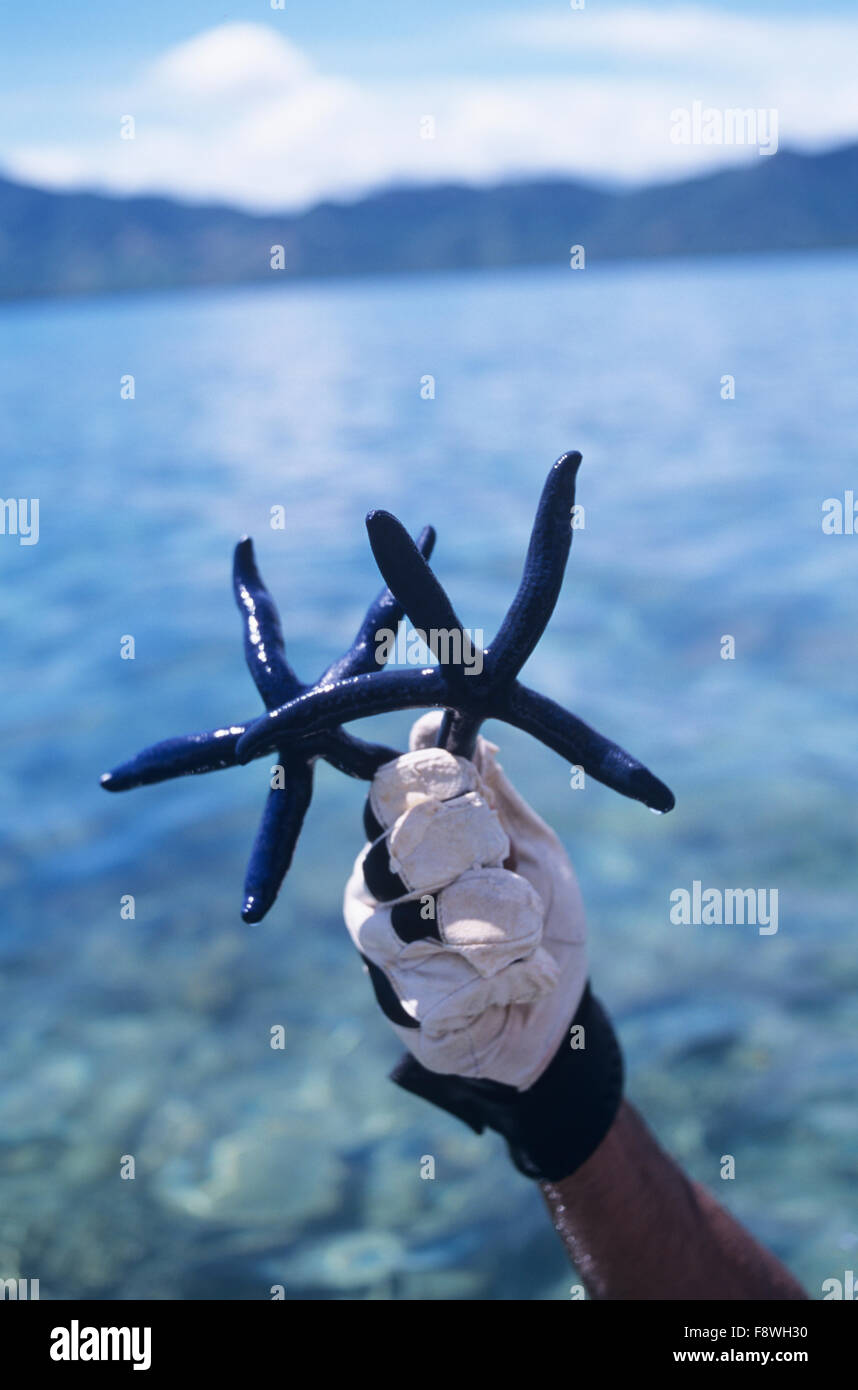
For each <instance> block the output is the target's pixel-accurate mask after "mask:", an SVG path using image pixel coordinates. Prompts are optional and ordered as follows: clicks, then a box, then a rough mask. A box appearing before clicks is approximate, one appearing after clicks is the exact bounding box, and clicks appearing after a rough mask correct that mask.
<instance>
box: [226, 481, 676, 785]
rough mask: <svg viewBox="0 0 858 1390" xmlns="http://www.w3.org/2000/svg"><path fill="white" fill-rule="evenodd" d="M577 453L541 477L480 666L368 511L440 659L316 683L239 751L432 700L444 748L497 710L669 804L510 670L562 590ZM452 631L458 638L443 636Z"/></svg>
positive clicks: (395, 531)
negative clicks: (507, 598) (516, 566)
mask: <svg viewBox="0 0 858 1390" xmlns="http://www.w3.org/2000/svg"><path fill="white" fill-rule="evenodd" d="M580 462H581V455H580V454H579V453H569V454H564V455H563V456H562V457H561V458H559V459H558V460H557V462H556V463H555V464H554V466H553V468H552V469H551V472H550V473H549V475H548V479H547V481H546V483H545V486H544V488H543V490H542V496H541V498H540V501H539V507H538V509H537V513H536V519H535V521H534V523H533V530H532V532H531V537H530V545H529V548H528V551H527V558H526V560H525V565H524V574H523V575H522V579H521V583H520V585H519V588H518V592H517V594H516V596H515V598H514V600H513V602H512V605H511V607H510V609H509V612H508V613H507V615H506V617H505V618H504V620H503V622H502V624H501V626H500V629H499V630H498V633H497V635H496V637H495V639H494V641H493V642H492V643H491V644H490V646H488V647H486V648H485V650H484V651H483V653H482V661H481V663H480V662H479V661H476V660H473V655H474V653H473V651H472V649H470V648H469V641H470V639H469V637H468V635H467V634H466V633H465V632H464V630H463V628H462V624H461V622H460V621H459V619H458V617H457V616H456V613H455V610H454V609H453V606H452V604H451V602H450V600H449V598H448V597H447V594H446V593H445V591H444V589H443V588H442V587H441V585H440V584H439V583H438V580H437V579H436V578H435V575H434V574H433V572H432V570H431V569H430V567H429V565H428V564H427V562H426V560H425V558H424V557H423V556H422V555H421V554H420V552H419V550H418V549H417V547H416V546H415V545H414V543H413V541H412V540H411V538H410V536H409V535H408V532H407V531H406V530H405V529H404V527H403V526H402V525H401V523H400V522H399V521H397V519H396V517H394V516H391V514H390V513H389V512H383V511H376V512H370V514H369V516H368V517H367V530H368V531H369V538H370V544H371V546H372V550H373V554H374V555H375V558H376V561H377V563H378V566H379V569H380V570H381V573H382V575H383V577H384V579H385V580H386V581H387V584H388V586H389V587H390V590H391V592H392V593H394V594H395V595H396V597H397V598H398V599H399V600H400V602H401V604H402V607H403V609H404V610H405V613H406V614H407V616H408V618H409V619H410V621H411V623H412V625H413V627H414V628H415V629H416V630H417V631H419V632H420V633H421V635H422V636H423V638H424V641H426V642H427V644H428V645H429V647H430V649H431V650H432V651H433V654H434V656H435V657H436V658H437V660H438V662H439V665H438V666H431V667H426V668H424V669H422V670H410V671H401V670H391V671H375V672H374V673H372V674H369V675H366V674H362V675H350V676H348V677H346V678H345V679H341V680H335V681H331V682H330V683H328V684H324V683H322V684H320V685H319V686H317V687H316V688H315V689H313V690H310V691H307V692H305V693H303V694H301V695H299V696H297V697H293V698H291V699H290V700H289V701H288V703H286V704H284V705H283V706H282V707H281V708H280V709H271V710H269V713H268V714H267V715H265V716H263V717H262V718H261V719H259V720H257V721H256V723H255V724H253V725H252V726H251V727H250V728H249V729H248V730H247V731H246V732H245V733H244V734H242V736H241V737H240V738H239V740H238V743H237V747H236V752H237V755H238V758H239V760H240V761H245V760H248V759H250V758H254V757H258V756H259V755H260V753H263V752H266V751H268V750H270V749H271V748H273V747H276V746H278V744H279V742H281V741H282V740H283V739H284V738H290V739H291V738H294V737H297V736H303V737H306V736H307V735H308V734H312V733H316V734H318V733H321V732H322V731H324V730H325V729H328V728H331V727H335V726H338V725H340V724H346V723H348V722H349V721H350V720H352V719H358V718H365V717H366V716H367V715H371V714H384V713H388V712H390V711H392V710H399V709H407V708H412V707H413V708H419V707H424V708H425V707H426V706H438V707H441V708H443V709H445V710H446V711H447V713H446V715H445V718H444V721H443V723H442V727H441V733H440V736H439V740H438V741H439V743H440V744H442V745H443V746H444V747H445V748H448V749H449V750H450V751H451V752H454V753H459V754H461V755H463V756H464V757H468V756H470V754H471V753H472V752H473V749H474V744H475V741H476V737H477V733H478V732H479V729H480V726H481V724H482V723H483V721H484V720H486V719H501V720H504V721H505V722H506V723H508V724H513V725H515V726H516V728H519V729H523V730H524V731H525V732H526V733H529V734H532V735H533V736H534V738H537V739H539V741H540V742H541V743H544V744H545V745H546V746H547V747H548V748H551V749H553V751H554V752H555V753H559V754H560V756H561V757H562V758H564V759H565V760H566V761H567V762H569V763H571V764H574V765H575V766H577V767H580V768H582V769H583V771H584V773H585V774H587V775H588V776H590V777H592V778H594V780H595V781H597V782H602V783H604V785H605V786H607V787H612V788H613V790H614V791H617V792H620V793H621V794H622V795H623V796H628V797H631V798H633V799H634V800H636V801H642V802H643V803H644V805H646V806H648V807H650V809H651V810H653V811H659V812H665V811H669V810H671V809H672V807H673V805H674V797H673V793H672V792H671V791H670V790H669V788H668V787H666V786H665V785H664V783H663V782H660V781H659V780H658V778H657V777H654V776H653V774H652V773H651V772H650V771H649V770H648V769H647V768H645V767H644V766H643V765H642V764H641V763H639V762H638V761H637V759H636V758H633V757H632V756H631V755H630V754H629V753H626V752H625V751H624V750H623V749H622V748H619V747H618V746H617V745H616V744H615V743H612V742H611V741H610V740H609V739H607V738H605V737H604V736H603V735H602V734H599V733H596V731H595V730H594V729H591V728H590V727H589V726H588V725H587V724H584V723H583V722H582V721H581V720H580V719H578V718H576V716H575V715H574V714H570V713H569V712H568V711H567V710H564V709H562V708H561V706H560V705H557V704H555V703H554V701H553V700H549V699H547V698H546V697H545V696H544V695H539V694H537V693H536V691H534V690H530V689H528V687H527V686H525V685H522V684H521V683H520V682H519V681H518V680H517V679H516V677H517V676H518V673H519V671H520V670H521V668H522V666H523V665H524V663H525V662H526V661H527V658H528V657H529V656H530V654H531V652H532V651H533V649H534V648H535V646H536V644H537V642H538V641H539V639H540V637H541V636H542V633H543V632H544V630H545V627H546V625H547V623H548V620H549V618H550V617H551V614H552V612H553V611H554V606H555V604H556V602H557V598H558V595H559V593H560V587H561V584H562V582H563V574H564V571H565V568H566V560H567V558H568V555H569V548H570V545H571V542H572V521H571V518H572V507H573V505H574V501H575V477H576V474H577V472H578V466H579V464H580ZM450 634H455V635H456V637H457V640H456V641H451V640H450ZM462 652H466V653H468V659H467V660H462V659H461V655H460V654H461V653H462ZM451 655H456V656H458V659H457V660H453V659H451ZM480 666H481V669H479V674H477V670H478V668H480Z"/></svg>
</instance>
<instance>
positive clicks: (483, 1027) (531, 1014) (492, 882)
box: [344, 712, 587, 1091]
mask: <svg viewBox="0 0 858 1390" xmlns="http://www.w3.org/2000/svg"><path fill="white" fill-rule="evenodd" d="M440 719H441V715H440V713H438V712H433V713H431V714H428V715H424V716H423V717H422V718H421V719H419V720H418V721H417V723H416V724H415V725H414V727H413V729H412V730H411V738H410V741H409V742H410V747H411V749H412V751H411V752H409V753H406V754H404V755H403V756H402V757H401V758H397V759H396V761H395V762H391V763H387V764H385V765H384V767H382V768H381V769H380V770H379V772H378V773H377V774H376V776H375V778H374V780H373V783H372V787H371V790H370V797H369V800H370V806H371V809H372V811H373V814H374V815H375V818H376V820H377V821H378V822H379V824H380V825H381V826H383V827H384V828H385V833H386V838H387V844H388V851H389V854H390V868H391V872H392V873H394V874H397V875H398V876H399V877H400V878H401V879H402V881H403V883H404V884H405V886H406V896H407V897H408V898H410V899H413V900H415V901H416V902H417V903H419V904H420V910H421V915H423V916H424V917H425V918H426V926H427V928H429V929H432V928H433V927H434V929H435V930H436V931H437V937H435V936H431V937H428V938H426V939H423V940H417V941H410V942H406V941H403V940H402V939H401V938H400V937H399V936H398V935H397V933H396V931H395V930H394V927H393V925H392V922H391V906H392V904H390V903H388V904H379V903H378V902H377V901H376V900H375V898H373V897H372V895H371V893H370V891H369V889H368V888H367V886H366V884H365V882H364V877H363V861H364V859H365V857H366V855H367V853H368V851H369V849H370V845H365V846H364V849H363V850H362V851H361V853H360V855H359V856H358V858H357V861H356V863H355V867H354V872H353V873H352V876H351V878H350V879H349V882H348V884H347V886H346V892H345V902H344V914H345V920H346V926H347V927H348V929H349V933H350V935H351V937H352V940H353V941H354V944H355V946H356V947H357V948H358V950H359V951H360V952H361V953H362V955H363V956H365V957H366V958H367V959H368V960H369V961H371V962H372V963H373V964H374V965H375V966H377V967H378V968H379V969H380V970H381V971H382V972H383V973H384V975H385V976H386V978H387V980H388V981H389V983H390V985H391V986H392V989H393V992H394V994H395V997H396V999H397V1000H398V1001H399V1003H400V1005H401V1007H402V1008H403V1009H404V1011H405V1013H406V1014H407V1015H408V1016H409V1017H410V1018H413V1019H414V1020H416V1022H418V1023H419V1025H420V1026H419V1028H416V1027H411V1028H407V1027H396V1026H395V1025H394V1026H395V1031H396V1033H397V1034H398V1036H399V1037H400V1038H401V1040H402V1042H403V1043H404V1044H405V1046H406V1047H407V1048H408V1049H409V1050H410V1051H411V1052H412V1053H413V1055H414V1056H415V1057H416V1058H417V1060H418V1061H419V1062H420V1063H422V1065H423V1066H424V1067H427V1068H428V1069H429V1070H430V1071H434V1072H441V1073H445V1074H452V1075H456V1076H462V1077H472V1078H480V1079H487V1080H491V1081H498V1082H504V1083H506V1084H507V1085H510V1086H514V1087H516V1088H518V1089H519V1090H522V1091H524V1090H527V1089H528V1088H529V1087H530V1086H532V1085H533V1083H534V1082H535V1081H536V1080H537V1078H538V1077H539V1076H541V1075H542V1073H543V1071H544V1070H545V1069H546V1067H547V1066H548V1064H549V1062H550V1061H551V1059H552V1057H553V1056H554V1054H555V1053H556V1052H557V1049H558V1047H559V1046H560V1043H561V1040H562V1038H563V1035H564V1033H565V1032H566V1030H567V1029H568V1028H569V1024H570V1020H571V1019H572V1018H573V1016H574V1014H575V1012H576V1009H577V1007H578V1004H579V1002H580V1000H581V997H582V995H583V992H584V988H585V985H586V982H587V958H586V945H585V942H586V926H585V921H584V909H583V904H582V901H581V894H580V891H579V888H578V883H577V880H576V878H575V873H574V871H573V869H572V865H571V864H570V862H569V859H568V857H567V855H566V853H565V851H564V849H563V847H562V845H561V844H560V841H559V840H558V838H557V836H556V835H555V834H554V832H553V831H552V830H551V829H550V828H549V827H548V826H547V825H546V824H545V822H544V821H543V820H541V819H540V817H539V816H537V815H536V813H535V812H534V811H533V810H532V809H531V808H530V806H528V805H527V803H526V802H525V801H523V800H522V798H521V797H520V796H519V795H518V793H517V792H516V791H515V789H514V787H513V786H512V785H511V783H510V782H509V781H508V779H507V778H506V776H505V775H504V773H503V771H502V769H501V768H500V766H499V764H498V763H497V762H496V760H495V754H496V753H497V751H498V750H497V747H496V746H495V745H494V744H493V743H489V742H488V741H487V740H485V739H483V738H480V739H479V740H478V742H477V747H476V750H475V753H474V758H473V762H471V761H468V760H467V759H465V758H460V757H454V756H453V754H451V753H447V752H446V751H445V750H443V749H440V748H436V747H435V746H434V744H435V739H436V738H437V734H438V728H439V724H440ZM505 864H507V865H509V867H504V865H505ZM397 901H402V899H398V900H397ZM433 915H434V922H433ZM438 938H440V939H438Z"/></svg>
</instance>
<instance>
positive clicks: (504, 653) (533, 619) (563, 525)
mask: <svg viewBox="0 0 858 1390" xmlns="http://www.w3.org/2000/svg"><path fill="white" fill-rule="evenodd" d="M580 462H581V455H580V454H579V453H571V454H564V455H563V456H562V457H561V458H559V459H558V460H557V462H556V463H555V464H554V466H553V468H552V469H551V472H550V473H549V475H548V478H547V479H546V482H545V486H544V488H543V489H542V496H541V497H540V499H539V506H538V507H537V510H536V518H535V520H534V523H533V530H532V532H531V535H530V545H529V546H528V549H527V557H526V559H525V562H524V573H523V574H522V577H521V583H520V584H519V586H518V592H517V594H516V596H515V598H514V599H513V601H512V603H511V604H510V608H509V612H508V613H507V615H506V617H505V618H504V620H503V622H502V623H501V625H500V628H499V630H498V632H497V634H496V636H495V639H494V641H493V642H492V644H491V647H490V649H489V665H490V668H491V674H492V679H493V680H494V681H498V682H503V681H505V680H511V679H513V678H514V677H515V676H517V675H518V672H519V671H520V670H521V668H522V666H523V665H524V663H525V662H526V661H527V658H528V657H529V656H530V654H531V652H532V651H533V649H534V647H535V646H536V644H537V642H538V641H539V639H540V637H541V636H542V634H543V632H544V631H545V628H546V626H547V624H548V619H549V618H550V617H551V614H552V613H553V612H554V605H555V604H556V602H557V598H558V595H559V593H560V588H561V585H562V584H563V573H564V571H565V569H566V561H567V559H568V557H569V547H570V545H571V543H572V506H573V504H574V502H575V476H576V474H577V472H578V465H579V464H580Z"/></svg>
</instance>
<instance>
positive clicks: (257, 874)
mask: <svg viewBox="0 0 858 1390" xmlns="http://www.w3.org/2000/svg"><path fill="white" fill-rule="evenodd" d="M280 763H281V765H282V767H283V773H284V776H283V780H284V783H285V785H284V786H283V787H273V788H272V789H271V791H270V792H269V793H268V800H267V801H266V803H265V810H264V811H263V813H262V820H261V821H260V823H259V829H258V831H257V832H256V839H255V840H254V842H253V849H252V850H251V853H250V862H249V863H248V866H247V874H246V877H245V880H244V902H243V906H242V909H241V915H242V917H243V918H244V920H245V922H261V921H262V918H263V917H264V916H265V914H266V912H267V911H268V909H269V908H270V907H272V906H273V904H274V900H275V898H276V897H277V894H278V893H279V892H280V885H281V884H282V882H283V880H284V878H285V877H286V874H287V873H288V871H289V866H290V864H291V863H292V856H293V855H294V853H295V846H296V844H297V843H298V836H299V835H300V833H301V827H302V825H303V824H304V817H305V815H306V814H307V808H308V806H309V805H310V799H311V797H312V795H313V764H312V763H311V762H305V761H303V760H298V759H290V758H288V756H284V755H283V754H281V755H280Z"/></svg>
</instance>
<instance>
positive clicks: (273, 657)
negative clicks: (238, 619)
mask: <svg viewBox="0 0 858 1390" xmlns="http://www.w3.org/2000/svg"><path fill="white" fill-rule="evenodd" d="M434 544H435V532H434V530H433V529H432V527H431V526H427V527H425V528H424V530H423V531H422V532H421V534H420V536H419V538H418V541H417V546H416V549H417V552H418V554H420V555H421V556H423V555H425V556H429V555H430V554H431V553H432V547H433V546H434ZM233 591H234V594H235V600H236V603H237V604H238V608H239V612H240V613H241V615H242V626H243V632H244V656H245V660H246V661H247V665H248V669H249V671H250V674H251V676H252V677H253V681H254V684H255V685H256V688H257V690H258V691H259V694H260V695H261V696H262V699H263V701H264V703H265V707H266V709H269V710H270V709H275V708H277V707H279V706H283V705H286V704H287V703H288V702H289V701H290V700H293V699H294V698H295V697H296V696H300V695H302V694H303V693H304V692H306V691H309V690H312V689H315V688H316V686H309V685H305V684H304V682H303V681H301V680H299V679H298V677H297V676H296V674H295V672H294V671H293V670H292V667H291V666H290V665H289V662H288V661H287V660H286V648H285V643H284V641H283V630H282V628H281V625H280V618H279V615H278V613H277V608H276V606H275V603H274V600H273V599H272V597H271V595H270V594H269V592H268V590H267V589H266V587H265V585H264V584H263V582H262V579H261V578H260V575H259V571H258V569H257V568H256V560H255V558H254V554H253V542H252V541H251V540H250V539H249V538H245V539H244V540H241V541H239V543H238V545H237V546H236V548H235V557H234V561H233ZM402 614H403V610H402V607H401V605H400V604H399V603H398V602H397V600H396V599H395V598H394V596H393V594H391V592H390V590H389V589H383V590H382V592H381V593H380V594H379V595H378V597H377V598H376V600H375V602H374V603H372V604H371V605H370V608H369V609H368V611H367V614H366V617H365V618H364V620H363V622H362V623H361V626H360V628H359V630H358V633H357V636H356V637H355V639H354V641H353V643H352V645H351V646H350V647H349V649H348V651H347V652H346V653H345V655H344V656H341V657H340V658H339V659H338V660H337V661H335V662H334V663H333V664H332V665H331V666H329V667H328V669H327V670H326V671H325V673H324V675H323V676H321V677H320V679H319V681H318V682H317V685H318V686H327V685H329V684H330V683H331V682H338V681H342V680H345V679H348V678H350V677H353V676H355V675H358V674H361V673H363V672H366V671H371V670H377V669H378V659H377V656H376V652H377V647H376V633H377V632H378V631H379V630H380V629H382V628H388V629H393V630H394V631H395V630H396V628H397V626H398V625H399V622H400V620H401V618H402ZM251 723H252V721H251V720H244V721H242V722H241V723H236V724H229V725H227V726H225V727H224V728H219V729H212V730H210V731H209V732H207V733H198V734H186V735H184V736H183V737H182V738H171V739H167V740H165V741H164V742H163V743H156V744H153V745H152V747H150V748H145V749H144V750H143V751H142V752H141V753H138V754H137V756H136V757H134V758H132V759H131V760H130V761H129V762H127V763H122V764H121V765H120V766H119V767H116V768H114V769H113V771H112V772H106V773H105V774H104V776H103V777H102V778H101V785H102V786H103V787H104V789H105V790H106V791H112V792H120V791H129V790H130V789H131V788H132V787H144V786H147V785H150V784H151V783H153V782H165V781H167V780H169V779H171V778H173V777H186V776H188V775H190V774H192V773H197V772H215V771H218V770H220V769H221V768H225V767H236V766H237V765H238V764H239V759H238V757H237V754H236V748H237V744H238V741H239V739H240V738H241V736H242V734H243V733H244V732H245V731H246V730H247V729H248V727H249V726H250V725H251ZM268 752H270V749H269V748H265V749H262V750H261V751H260V752H259V753H256V754H251V757H263V756H265V754H266V753H268ZM398 756H399V755H398V753H397V752H396V750H395V749H393V748H386V747H384V746H383V745H382V744H378V743H365V742H364V741H363V739H358V738H353V737H352V736H351V734H347V733H346V732H345V730H343V729H340V728H337V727H336V726H335V725H334V726H332V725H328V727H326V728H325V730H323V731H320V732H314V733H312V734H310V735H309V736H307V737H303V738H299V739H297V740H290V741H289V742H288V745H284V747H282V748H281V749H279V750H278V758H279V762H278V767H279V768H281V769H282V771H281V772H279V773H278V774H276V779H275V781H276V784H275V785H273V786H272V788H271V790H270V791H269V793H268V799H267V801H266V804H265V810H264V812H263V815H262V820H261V822H260V826H259V830H258V832H257V835H256V840H255V841H254V845H253V849H252V851H251V855H250V862H249V864H248V868H247V876H246V878H245V882H244V901H243V906H242V912H241V915H242V917H243V918H244V920H245V922H259V921H261V920H262V918H263V917H264V916H265V914H266V912H268V910H269V908H270V907H271V906H272V904H273V902H274V900H275V898H276V897H277V894H278V892H279V891H280V885H281V884H282V882H283V879H284V878H285V876H286V874H287V872H288V870H289V866H290V864H291V862H292V856H293V854H294V852H295V845H296V844H297V841H298V836H299V835H300V833H301V827H302V825H303V823H304V817H305V815H306V814H307V808H308V807H309V805H310V800H311V797H312V794H313V766H314V764H315V762H316V759H317V758H324V759H325V760H326V762H329V763H331V764H332V765H333V766H334V767H337V768H339V769H340V771H341V772H345V773H348V775H349V776H350V777H359V778H362V779H363V780H365V781H370V780H371V779H372V778H373V777H374V776H375V773H376V772H377V771H378V769H379V767H381V765H382V763H386V762H389V761H390V759H391V758H396V757H398ZM249 760H250V759H248V758H246V757H245V758H243V759H241V761H242V762H248V761H249Z"/></svg>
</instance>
